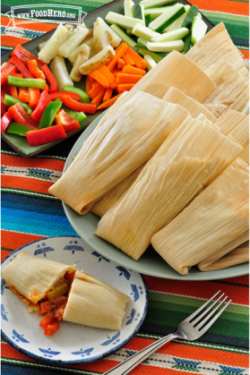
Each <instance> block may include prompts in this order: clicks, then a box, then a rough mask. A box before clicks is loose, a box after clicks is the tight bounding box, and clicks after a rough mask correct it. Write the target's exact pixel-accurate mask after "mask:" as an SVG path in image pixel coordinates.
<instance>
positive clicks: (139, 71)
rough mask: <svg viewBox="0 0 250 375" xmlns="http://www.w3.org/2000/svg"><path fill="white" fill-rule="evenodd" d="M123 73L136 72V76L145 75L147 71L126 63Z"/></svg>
mask: <svg viewBox="0 0 250 375" xmlns="http://www.w3.org/2000/svg"><path fill="white" fill-rule="evenodd" d="M122 73H126V74H134V75H136V76H145V74H146V71H145V70H142V69H138V68H135V67H134V66H130V65H125V66H124V68H123V69H122Z"/></svg>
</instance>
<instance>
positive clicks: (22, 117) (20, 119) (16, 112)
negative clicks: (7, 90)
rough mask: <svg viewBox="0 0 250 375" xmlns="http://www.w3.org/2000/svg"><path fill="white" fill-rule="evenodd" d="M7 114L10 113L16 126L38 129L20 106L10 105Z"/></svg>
mask: <svg viewBox="0 0 250 375" xmlns="http://www.w3.org/2000/svg"><path fill="white" fill-rule="evenodd" d="M8 112H10V113H11V115H12V118H13V119H14V120H15V122H17V123H18V124H21V125H25V126H29V127H30V129H32V130H36V129H37V128H38V124H37V123H36V122H35V121H34V120H33V119H32V118H31V117H30V116H29V115H28V113H27V112H26V111H25V109H24V108H23V107H22V106H21V105H20V104H18V103H17V104H15V105H12V106H11V107H10V108H9V109H8Z"/></svg>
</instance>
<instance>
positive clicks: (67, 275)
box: [64, 270, 76, 283]
mask: <svg viewBox="0 0 250 375" xmlns="http://www.w3.org/2000/svg"><path fill="white" fill-rule="evenodd" d="M75 273H76V270H73V271H71V272H70V273H69V272H66V273H65V275H64V278H65V279H66V280H68V281H70V282H71V283H72V282H73V280H74V277H75Z"/></svg>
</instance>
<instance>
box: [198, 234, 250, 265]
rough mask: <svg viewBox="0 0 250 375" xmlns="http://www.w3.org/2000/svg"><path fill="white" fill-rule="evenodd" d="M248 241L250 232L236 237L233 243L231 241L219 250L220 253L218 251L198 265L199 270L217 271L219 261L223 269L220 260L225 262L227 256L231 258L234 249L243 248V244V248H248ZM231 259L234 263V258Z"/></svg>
mask: <svg viewBox="0 0 250 375" xmlns="http://www.w3.org/2000/svg"><path fill="white" fill-rule="evenodd" d="M248 240H249V230H247V231H246V232H244V233H242V234H241V235H240V236H238V237H236V238H235V239H234V240H233V241H230V242H229V243H228V244H226V245H225V246H223V247H222V248H221V249H219V250H218V251H216V252H215V253H214V254H212V255H211V256H209V257H208V258H206V259H204V260H202V261H201V262H200V263H199V264H198V268H199V269H200V270H201V271H210V270H212V269H217V268H214V267H217V265H216V263H217V262H218V261H219V263H220V267H221V266H222V262H220V260H222V258H224V260H225V259H226V255H227V254H228V256H229V255H230V253H231V252H232V251H233V250H234V249H236V248H237V247H239V246H241V245H242V244H243V247H244V248H246V247H247V241H248ZM248 245H249V244H248ZM230 259H231V261H232V258H230ZM234 259H235V261H237V258H234ZM240 259H241V258H240ZM235 264H239V263H235Z"/></svg>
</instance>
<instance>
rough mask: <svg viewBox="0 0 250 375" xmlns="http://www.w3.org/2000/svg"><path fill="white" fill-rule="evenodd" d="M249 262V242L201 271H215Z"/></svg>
mask: <svg viewBox="0 0 250 375" xmlns="http://www.w3.org/2000/svg"><path fill="white" fill-rule="evenodd" d="M247 262H249V242H247V243H245V244H243V245H241V246H239V247H237V248H236V249H234V250H232V251H230V252H229V253H228V254H226V255H225V256H224V257H222V258H221V259H219V260H217V261H216V262H214V263H213V264H211V265H210V266H209V267H207V269H203V270H201V271H215V270H221V269H224V268H228V267H232V266H236V265H237V264H242V263H247Z"/></svg>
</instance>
